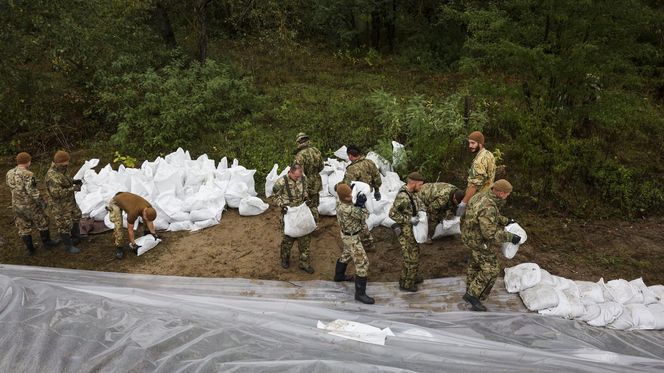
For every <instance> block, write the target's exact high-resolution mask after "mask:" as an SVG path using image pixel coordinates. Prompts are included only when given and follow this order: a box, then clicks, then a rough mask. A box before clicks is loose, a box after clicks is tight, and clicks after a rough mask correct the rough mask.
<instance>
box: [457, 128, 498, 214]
mask: <svg viewBox="0 0 664 373" xmlns="http://www.w3.org/2000/svg"><path fill="white" fill-rule="evenodd" d="M468 149H469V150H470V152H471V153H475V159H473V163H472V165H471V166H470V169H469V170H468V186H467V187H466V195H465V196H464V197H463V201H461V203H459V206H458V207H457V211H456V215H457V216H463V214H464V212H465V211H466V205H467V204H468V201H470V199H471V198H472V197H473V196H474V195H475V194H476V193H477V192H486V191H488V190H489V189H490V188H491V185H493V180H494V178H495V177H496V159H495V158H494V157H493V153H491V152H490V151H488V150H487V149H485V148H484V135H483V134H482V132H480V131H474V132H472V133H471V134H470V135H468Z"/></svg>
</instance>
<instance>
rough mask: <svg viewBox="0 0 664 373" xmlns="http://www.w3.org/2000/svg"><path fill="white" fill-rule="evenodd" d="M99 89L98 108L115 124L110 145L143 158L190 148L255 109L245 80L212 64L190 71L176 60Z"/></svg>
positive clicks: (114, 79) (111, 80)
mask: <svg viewBox="0 0 664 373" xmlns="http://www.w3.org/2000/svg"><path fill="white" fill-rule="evenodd" d="M103 83H104V89H102V90H101V91H100V93H99V98H100V100H99V107H100V110H101V112H103V113H104V114H106V116H107V118H108V119H109V120H114V121H117V129H118V130H117V133H116V134H115V135H113V141H114V142H115V143H116V144H117V146H118V147H119V148H120V149H122V150H123V151H126V152H131V153H134V154H141V155H144V154H155V153H159V152H167V151H169V150H170V149H175V148H177V147H184V148H190V147H191V146H192V145H194V144H195V143H196V142H199V141H200V140H201V139H202V138H204V137H205V136H213V135H215V134H216V135H218V134H221V133H223V132H225V131H227V130H228V129H229V128H231V127H232V125H233V124H234V123H236V122H240V121H242V120H244V119H245V118H246V117H247V116H249V115H250V114H251V113H252V111H253V110H254V109H255V107H256V105H257V104H258V100H257V97H256V95H255V94H254V93H253V92H252V84H251V80H250V79H249V78H241V77H238V76H237V75H236V74H235V73H233V71H232V70H231V69H230V67H229V66H227V65H224V64H221V63H217V62H214V61H212V60H208V61H206V63H205V64H199V63H197V62H194V63H192V64H190V65H189V66H186V65H185V63H184V62H183V61H181V60H175V61H174V62H173V63H171V64H170V65H168V66H166V67H164V68H163V69H161V70H159V71H157V70H154V69H149V70H147V71H146V72H143V73H129V74H125V75H122V76H120V77H111V78H109V79H108V80H107V81H105V82H103ZM137 139H138V141H137Z"/></svg>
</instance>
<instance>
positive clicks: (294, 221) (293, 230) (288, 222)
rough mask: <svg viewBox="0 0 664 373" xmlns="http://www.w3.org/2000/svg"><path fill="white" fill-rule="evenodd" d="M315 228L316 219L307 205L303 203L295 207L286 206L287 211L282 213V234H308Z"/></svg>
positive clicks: (295, 236) (292, 235) (296, 236)
mask: <svg viewBox="0 0 664 373" xmlns="http://www.w3.org/2000/svg"><path fill="white" fill-rule="evenodd" d="M315 229H316V221H315V220H314V216H313V215H312V214H311V210H310V209H309V206H307V205H306V204H304V203H303V204H301V205H299V206H297V207H288V212H287V213H286V215H284V234H285V235H286V236H288V237H292V238H298V237H302V236H306V235H308V234H310V233H311V232H313V231H314V230H315Z"/></svg>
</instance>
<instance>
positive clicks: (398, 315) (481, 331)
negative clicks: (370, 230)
mask: <svg viewBox="0 0 664 373" xmlns="http://www.w3.org/2000/svg"><path fill="white" fill-rule="evenodd" d="M500 283H501V281H500V279H499V280H498V283H497V284H498V285H501V284H500ZM352 287H353V284H351V283H342V284H340V283H334V282H331V281H309V282H279V281H264V280H244V279H206V278H186V277H171V276H150V275H130V274H118V273H103V272H89V271H77V270H64V269H52V268H38V267H17V266H2V267H0V310H1V311H2V312H0V336H2V337H0V348H1V349H2V351H3V353H2V354H0V370H2V371H7V372H9V371H12V372H38V371H42V372H43V371H50V372H65V371H67V372H91V371H95V372H96V371H118V372H127V371H142V372H144V371H160V372H174V371H181V372H193V371H198V372H221V371H223V372H255V371H260V372H268V373H271V372H287V371H288V372H290V371H299V372H340V371H344V372H351V371H352V372H355V371H362V372H402V371H409V372H441V371H446V372H485V371H487V370H491V371H509V372H522V371H523V372H532V371H538V372H556V373H559V372H570V371H575V372H576V371H584V372H625V371H630V372H658V371H662V370H663V369H664V350H663V349H662V348H661V346H662V345H664V336H663V335H662V334H661V333H652V332H648V331H639V330H635V331H630V332H623V331H617V330H610V329H602V328H593V327H591V326H588V325H586V324H585V323H581V322H577V321H572V320H563V319H557V318H551V317H543V316H540V315H537V314H524V313H522V312H521V309H520V308H519V307H520V306H519V303H520V302H519V301H518V297H517V296H516V295H512V294H507V293H506V292H505V291H504V290H501V288H500V286H499V287H497V288H496V289H495V290H494V291H493V292H492V294H491V297H490V298H489V301H488V302H487V303H486V304H487V306H488V307H489V309H490V310H491V311H492V312H483V313H477V312H465V311H463V310H464V309H465V305H464V302H463V301H462V300H461V295H462V294H463V291H464V289H465V284H464V283H463V281H462V280H461V279H459V278H447V279H436V280H427V281H425V282H424V284H422V285H421V286H420V291H418V293H415V294H411V293H407V294H406V293H401V292H399V291H398V290H397V289H398V288H397V285H396V284H395V283H369V286H368V289H367V293H369V294H371V295H372V296H374V297H375V298H376V304H375V305H370V306H368V305H363V304H361V303H358V302H356V301H354V300H353V290H352ZM445 310H447V311H453V312H440V311H445ZM335 320H348V321H352V322H357V323H361V324H365V325H369V326H371V327H374V328H377V329H380V330H384V329H386V328H389V330H390V331H391V332H392V334H394V336H389V335H388V336H387V337H386V339H385V345H384V346H380V345H374V344H369V343H362V342H359V341H353V340H349V339H346V338H342V337H338V336H334V335H330V334H329V332H328V331H326V330H321V329H318V328H317V324H318V321H321V322H322V323H324V324H326V325H329V323H330V322H333V321H335Z"/></svg>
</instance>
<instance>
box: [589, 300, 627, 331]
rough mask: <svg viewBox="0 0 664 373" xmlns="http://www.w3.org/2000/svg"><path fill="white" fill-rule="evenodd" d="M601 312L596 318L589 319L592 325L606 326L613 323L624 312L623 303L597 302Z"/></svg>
mask: <svg viewBox="0 0 664 373" xmlns="http://www.w3.org/2000/svg"><path fill="white" fill-rule="evenodd" d="M597 305H598V306H599V309H600V314H599V316H597V317H596V318H594V319H592V320H590V321H588V325H590V326H606V325H607V324H610V323H612V322H613V321H614V320H615V319H617V318H618V317H619V316H620V315H621V314H622V313H623V305H622V304H620V303H616V302H605V303H598V304H597Z"/></svg>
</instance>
